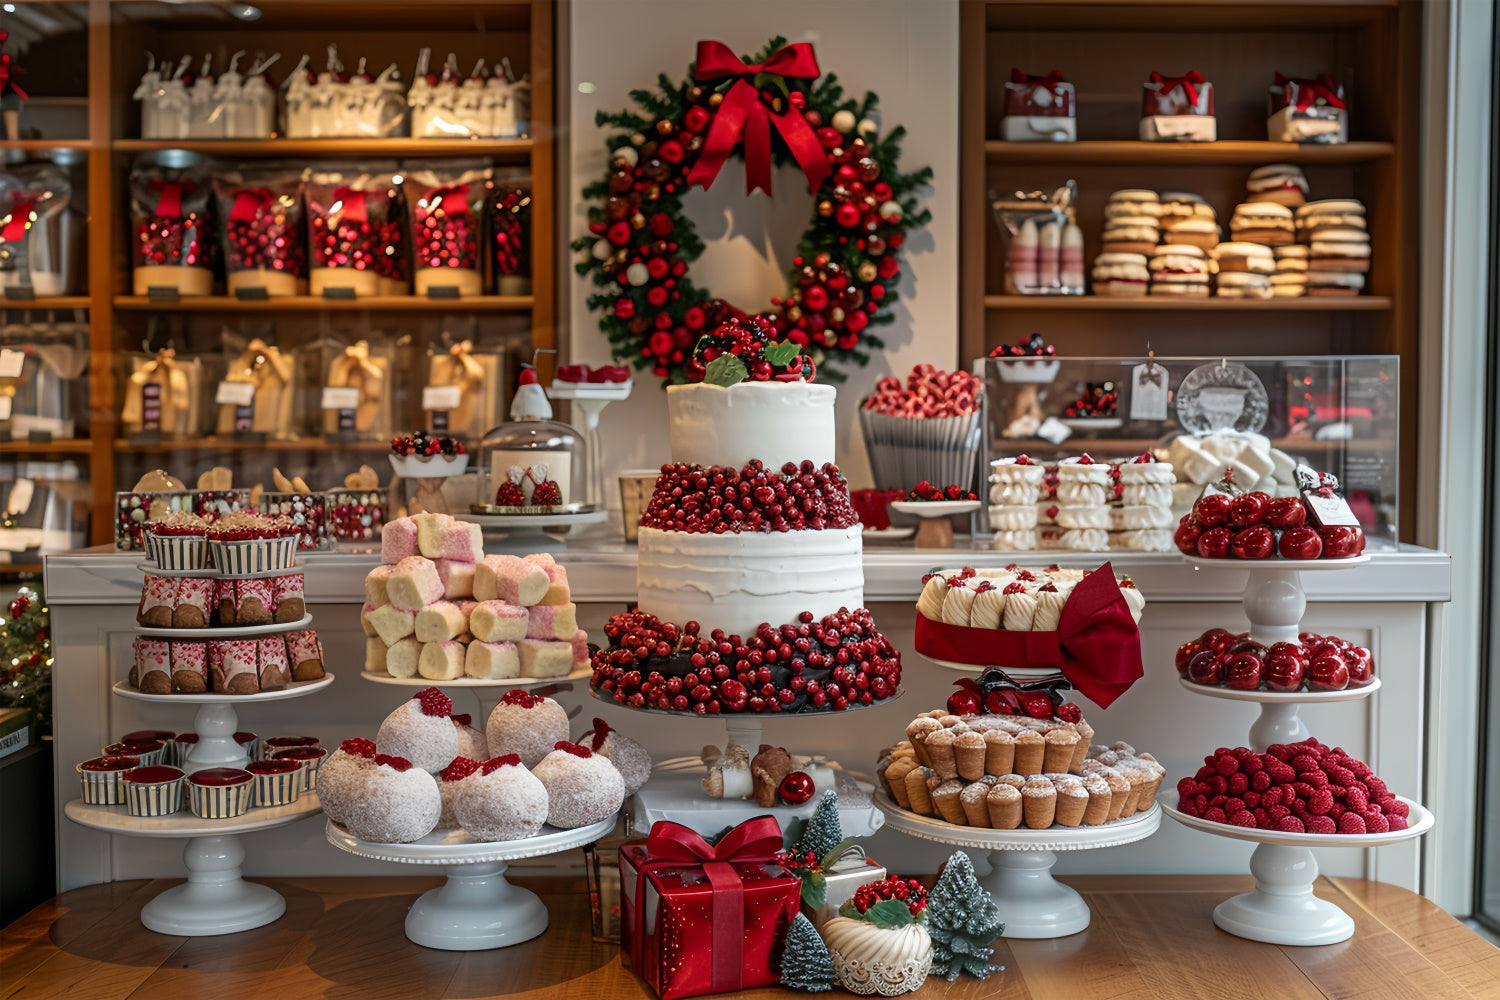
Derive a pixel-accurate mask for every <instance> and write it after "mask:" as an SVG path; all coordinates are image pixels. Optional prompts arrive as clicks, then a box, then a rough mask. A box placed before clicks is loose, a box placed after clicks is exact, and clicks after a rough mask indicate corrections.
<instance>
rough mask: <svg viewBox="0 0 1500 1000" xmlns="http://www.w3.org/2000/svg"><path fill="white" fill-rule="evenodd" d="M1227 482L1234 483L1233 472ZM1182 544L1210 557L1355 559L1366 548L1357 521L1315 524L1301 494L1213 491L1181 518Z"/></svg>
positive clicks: (1181, 547)
mask: <svg viewBox="0 0 1500 1000" xmlns="http://www.w3.org/2000/svg"><path fill="white" fill-rule="evenodd" d="M1221 485H1227V486H1228V487H1229V488H1231V489H1234V480H1233V476H1232V474H1227V475H1226V476H1225V478H1224V481H1223V483H1222V484H1221ZM1172 540H1173V541H1174V542H1176V544H1177V548H1178V549H1179V550H1180V551H1182V552H1184V553H1186V554H1187V555H1190V556H1202V557H1203V558H1205V559H1270V558H1272V557H1273V556H1275V555H1276V554H1277V553H1280V555H1281V558H1283V559H1352V558H1353V557H1354V556H1357V555H1359V554H1360V553H1361V552H1363V551H1364V550H1365V533H1364V532H1363V531H1361V530H1360V529H1359V528H1358V527H1355V526H1352V525H1325V526H1321V527H1315V526H1314V525H1312V524H1309V523H1308V514H1307V507H1306V506H1305V505H1304V504H1303V502H1302V498H1301V497H1272V496H1271V495H1270V494H1268V493H1262V492H1261V491H1259V490H1254V491H1251V492H1249V493H1244V492H1239V493H1234V494H1230V493H1223V492H1215V493H1208V494H1206V495H1204V496H1201V497H1199V498H1198V501H1197V502H1196V503H1195V504H1193V509H1192V510H1191V511H1189V512H1188V513H1187V514H1184V515H1183V516H1182V520H1180V521H1178V522H1177V531H1176V533H1175V534H1174V535H1173V536H1172Z"/></svg>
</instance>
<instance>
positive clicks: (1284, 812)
mask: <svg viewBox="0 0 1500 1000" xmlns="http://www.w3.org/2000/svg"><path fill="white" fill-rule="evenodd" d="M1291 814H1292V811H1291V810H1290V809H1288V808H1287V807H1286V806H1272V807H1271V808H1269V809H1267V810H1266V817H1267V818H1268V819H1269V820H1270V821H1271V825H1272V827H1275V826H1276V824H1278V823H1280V822H1281V821H1282V820H1284V819H1286V818H1287V817H1288V816H1290V815H1291Z"/></svg>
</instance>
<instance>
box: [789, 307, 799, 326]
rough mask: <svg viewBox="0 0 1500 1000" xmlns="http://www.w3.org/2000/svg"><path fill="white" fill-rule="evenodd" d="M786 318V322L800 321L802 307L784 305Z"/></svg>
mask: <svg viewBox="0 0 1500 1000" xmlns="http://www.w3.org/2000/svg"><path fill="white" fill-rule="evenodd" d="M786 319H787V322H788V323H800V322H802V307H801V306H787V307H786Z"/></svg>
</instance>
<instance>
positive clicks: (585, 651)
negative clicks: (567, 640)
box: [571, 629, 590, 669]
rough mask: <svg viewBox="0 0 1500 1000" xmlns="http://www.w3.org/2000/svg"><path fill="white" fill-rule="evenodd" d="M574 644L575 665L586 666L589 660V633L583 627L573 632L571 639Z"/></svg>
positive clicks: (576, 666) (575, 667)
mask: <svg viewBox="0 0 1500 1000" xmlns="http://www.w3.org/2000/svg"><path fill="white" fill-rule="evenodd" d="M571 642H572V645H573V667H574V669H577V668H579V667H583V666H586V665H587V664H588V662H589V659H590V657H589V634H588V633H587V632H585V631H584V630H583V629H579V630H578V631H577V632H574V633H573V638H572V640H571Z"/></svg>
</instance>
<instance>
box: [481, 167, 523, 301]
mask: <svg viewBox="0 0 1500 1000" xmlns="http://www.w3.org/2000/svg"><path fill="white" fill-rule="evenodd" d="M489 205H490V217H489V223H490V225H489V231H488V235H487V245H488V246H489V252H490V275H491V278H492V281H491V291H493V292H495V293H496V294H497V295H530V294H531V179H530V178H529V177H525V176H524V175H521V174H515V175H514V176H505V175H503V174H502V176H499V177H497V178H496V179H495V189H494V191H493V192H491V194H490V202H489Z"/></svg>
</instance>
